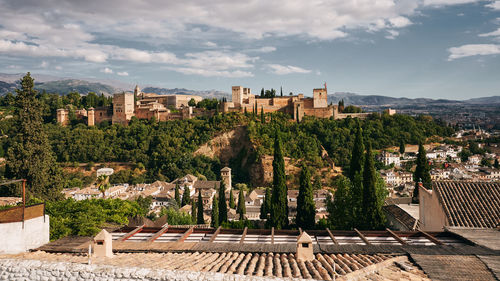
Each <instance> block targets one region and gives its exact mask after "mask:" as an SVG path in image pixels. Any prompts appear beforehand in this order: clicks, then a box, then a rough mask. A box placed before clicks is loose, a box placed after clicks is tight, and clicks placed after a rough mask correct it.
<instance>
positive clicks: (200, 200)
mask: <svg viewBox="0 0 500 281" xmlns="http://www.w3.org/2000/svg"><path fill="white" fill-rule="evenodd" d="M196 203H197V205H198V206H197V209H198V213H197V214H196V224H205V219H204V218H203V198H202V197H201V188H200V189H199V190H198V202H196Z"/></svg>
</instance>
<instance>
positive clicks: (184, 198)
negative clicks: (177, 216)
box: [181, 185, 191, 207]
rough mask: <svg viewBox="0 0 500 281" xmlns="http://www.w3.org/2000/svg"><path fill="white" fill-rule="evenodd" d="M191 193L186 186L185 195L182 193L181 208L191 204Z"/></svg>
mask: <svg viewBox="0 0 500 281" xmlns="http://www.w3.org/2000/svg"><path fill="white" fill-rule="evenodd" d="M190 193H191V191H190V190H189V186H187V185H185V186H184V193H182V202H181V207H184V206H186V205H189V204H191V197H190V196H189V194H190Z"/></svg>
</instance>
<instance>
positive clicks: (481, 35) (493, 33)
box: [479, 28, 500, 37]
mask: <svg viewBox="0 0 500 281" xmlns="http://www.w3.org/2000/svg"><path fill="white" fill-rule="evenodd" d="M489 36H500V28H498V29H497V30H495V31H492V32H488V33H483V34H479V37H489Z"/></svg>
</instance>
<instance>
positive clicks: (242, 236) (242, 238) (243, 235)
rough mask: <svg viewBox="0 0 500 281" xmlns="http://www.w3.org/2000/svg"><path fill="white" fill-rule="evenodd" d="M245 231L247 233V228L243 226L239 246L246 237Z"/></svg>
mask: <svg viewBox="0 0 500 281" xmlns="http://www.w3.org/2000/svg"><path fill="white" fill-rule="evenodd" d="M247 231H248V227H246V226H245V229H243V234H241V239H240V244H243V241H244V240H245V237H246V236H247Z"/></svg>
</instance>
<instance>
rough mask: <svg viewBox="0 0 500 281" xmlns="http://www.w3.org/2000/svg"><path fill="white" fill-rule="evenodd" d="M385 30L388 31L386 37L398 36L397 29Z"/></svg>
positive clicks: (394, 37)
mask: <svg viewBox="0 0 500 281" xmlns="http://www.w3.org/2000/svg"><path fill="white" fill-rule="evenodd" d="M387 32H389V34H388V35H386V36H385V38H387V39H396V37H398V36H399V31H397V30H392V29H389V30H387Z"/></svg>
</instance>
